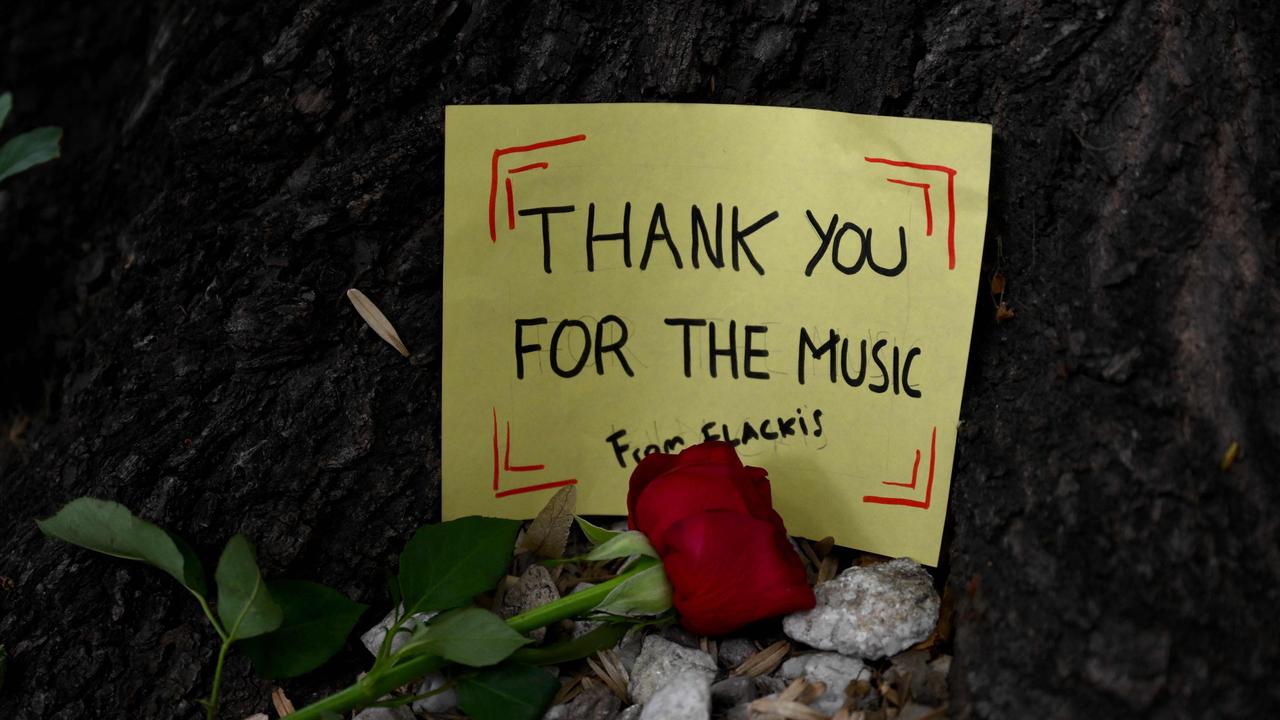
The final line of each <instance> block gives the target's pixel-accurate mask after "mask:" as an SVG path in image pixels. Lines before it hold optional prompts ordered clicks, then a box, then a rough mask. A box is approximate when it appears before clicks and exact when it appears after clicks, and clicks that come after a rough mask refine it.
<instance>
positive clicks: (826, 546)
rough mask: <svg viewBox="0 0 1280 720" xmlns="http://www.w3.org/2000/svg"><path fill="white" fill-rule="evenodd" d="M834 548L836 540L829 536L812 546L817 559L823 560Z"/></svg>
mask: <svg viewBox="0 0 1280 720" xmlns="http://www.w3.org/2000/svg"><path fill="white" fill-rule="evenodd" d="M835 546H836V539H835V538H833V537H831V536H830V535H828V536H826V537H824V538H822V539H821V540H819V541H818V542H816V543H814V544H813V550H814V552H816V553H818V557H820V558H825V557H826V556H828V555H830V554H831V549H832V548H834V547H835Z"/></svg>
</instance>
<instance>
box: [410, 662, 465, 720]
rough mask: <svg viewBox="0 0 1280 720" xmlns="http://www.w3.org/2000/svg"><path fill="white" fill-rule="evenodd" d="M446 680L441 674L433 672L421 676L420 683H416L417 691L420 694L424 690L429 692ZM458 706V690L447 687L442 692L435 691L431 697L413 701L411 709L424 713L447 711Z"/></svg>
mask: <svg viewBox="0 0 1280 720" xmlns="http://www.w3.org/2000/svg"><path fill="white" fill-rule="evenodd" d="M445 682H447V681H446V680H445V677H444V675H443V674H441V673H438V672H435V673H431V674H430V675H427V676H426V677H424V678H422V683H421V684H420V685H418V690H417V693H416V694H418V695H421V694H422V693H425V692H431V691H432V690H436V689H438V688H440V687H441V686H443V685H444V684H445ZM456 707H458V691H457V690H455V689H453V688H449V689H448V690H445V691H444V692H442V693H437V694H435V695H432V696H431V697H425V698H422V699H421V700H417V701H415V702H414V703H413V711H414V712H416V713H418V714H426V713H447V712H450V711H452V710H453V709H454V708H456Z"/></svg>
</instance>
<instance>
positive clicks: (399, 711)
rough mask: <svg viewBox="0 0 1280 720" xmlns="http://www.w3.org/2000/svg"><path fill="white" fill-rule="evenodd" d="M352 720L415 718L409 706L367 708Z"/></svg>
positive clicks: (405, 719) (412, 719) (410, 719)
mask: <svg viewBox="0 0 1280 720" xmlns="http://www.w3.org/2000/svg"><path fill="white" fill-rule="evenodd" d="M351 720H414V718H413V711H412V710H410V709H409V708H407V707H393V708H365V709H364V710H361V711H360V712H359V713H357V714H356V716H355V717H354V718H352V719H351Z"/></svg>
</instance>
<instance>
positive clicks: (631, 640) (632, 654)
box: [613, 630, 645, 675]
mask: <svg viewBox="0 0 1280 720" xmlns="http://www.w3.org/2000/svg"><path fill="white" fill-rule="evenodd" d="M644 637H645V636H644V632H643V631H641V630H631V631H630V632H628V633H627V634H626V635H623V636H622V639H621V640H619V641H618V645H617V647H615V648H614V649H613V651H614V652H616V653H617V654H618V661H619V662H621V663H622V667H624V668H626V669H627V675H630V674H631V673H632V671H633V670H634V669H635V666H636V658H638V657H640V650H641V648H642V647H644Z"/></svg>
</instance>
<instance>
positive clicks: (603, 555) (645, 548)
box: [587, 530, 658, 562]
mask: <svg viewBox="0 0 1280 720" xmlns="http://www.w3.org/2000/svg"><path fill="white" fill-rule="evenodd" d="M632 555H647V556H648V557H655V558H656V557H658V553H657V551H656V550H654V549H653V546H652V545H650V544H649V538H647V537H645V536H644V533H642V532H640V531H639V530H628V531H626V532H623V533H618V534H617V535H614V536H613V537H611V538H609V539H608V540H606V541H604V542H603V543H601V544H600V545H597V546H596V547H595V548H594V549H592V551H591V552H589V553H587V560H590V561H592V562H597V561H600V560H612V559H614V558H620V557H631V556H632Z"/></svg>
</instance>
